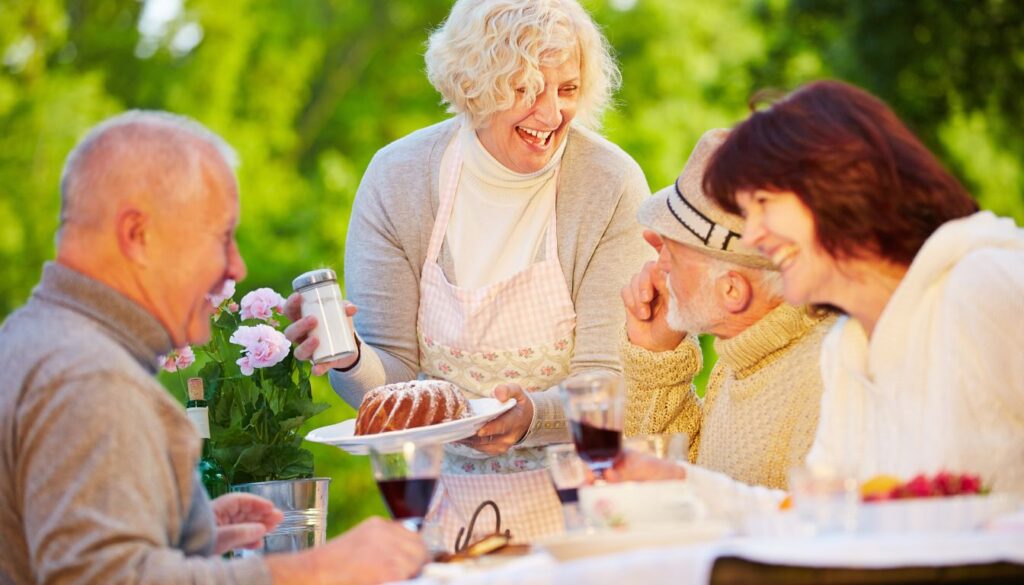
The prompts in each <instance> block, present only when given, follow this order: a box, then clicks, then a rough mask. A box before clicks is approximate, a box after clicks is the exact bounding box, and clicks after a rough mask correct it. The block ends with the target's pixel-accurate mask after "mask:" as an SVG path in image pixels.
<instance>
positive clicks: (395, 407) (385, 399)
mask: <svg viewBox="0 0 1024 585" xmlns="http://www.w3.org/2000/svg"><path fill="white" fill-rule="evenodd" d="M470 414H471V412H470V407H469V402H467V401H466V398H465V397H464V396H463V395H462V391H461V390H459V388H458V386H456V385H455V384H452V383H451V382H445V381H444V380H413V381H411V382H400V383H397V384H387V385H385V386H380V387H378V388H374V389H373V390H370V391H369V392H367V393H366V395H365V396H363V402H362V403H361V404H360V405H359V415H358V416H357V417H356V435H374V434H377V433H385V432H388V431H400V430H403V429H412V428H416V427H424V426H428V425H436V424H438V423H442V422H447V421H450V420H456V419H460V418H465V417H467V416H469V415H470Z"/></svg>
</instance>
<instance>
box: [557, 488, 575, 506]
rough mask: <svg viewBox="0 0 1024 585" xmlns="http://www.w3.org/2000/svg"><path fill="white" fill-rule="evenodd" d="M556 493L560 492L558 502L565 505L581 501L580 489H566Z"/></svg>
mask: <svg viewBox="0 0 1024 585" xmlns="http://www.w3.org/2000/svg"><path fill="white" fill-rule="evenodd" d="M555 491H557V492H558V500H559V501H560V502H562V503H563V504H572V503H573V502H578V501H579V500H580V490H579V489H578V488H565V489H561V490H555Z"/></svg>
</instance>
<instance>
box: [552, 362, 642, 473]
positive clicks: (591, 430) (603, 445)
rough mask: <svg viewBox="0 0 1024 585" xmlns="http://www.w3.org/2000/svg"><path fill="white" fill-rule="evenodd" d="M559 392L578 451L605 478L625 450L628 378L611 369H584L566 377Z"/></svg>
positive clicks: (591, 468) (591, 467) (595, 471)
mask: <svg viewBox="0 0 1024 585" xmlns="http://www.w3.org/2000/svg"><path fill="white" fill-rule="evenodd" d="M559 394H560V395H561V398H562V406H564V407H565V415H566V417H567V418H568V419H569V426H570V427H571V428H572V439H573V442H574V443H575V444H576V452H577V453H579V456H580V458H581V459H583V461H584V462H585V463H586V464H587V466H588V467H590V470H591V471H593V472H594V479H595V480H596V481H603V480H604V472H605V470H607V469H608V468H610V467H611V466H612V465H613V464H614V463H615V460H616V459H617V458H618V456H619V453H620V451H621V450H622V419H623V414H624V412H623V411H624V410H625V402H626V384H625V381H624V380H623V379H622V376H621V375H619V374H615V373H612V372H607V371H592V372H585V373H583V374H576V375H574V376H570V377H569V378H566V379H565V380H564V381H563V382H562V383H561V384H560V385H559Z"/></svg>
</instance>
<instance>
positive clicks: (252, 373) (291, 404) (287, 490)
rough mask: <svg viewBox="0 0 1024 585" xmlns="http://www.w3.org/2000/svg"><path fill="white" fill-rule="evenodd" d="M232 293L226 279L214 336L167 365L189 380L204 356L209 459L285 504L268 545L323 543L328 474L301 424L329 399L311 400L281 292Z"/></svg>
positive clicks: (239, 485)
mask: <svg viewBox="0 0 1024 585" xmlns="http://www.w3.org/2000/svg"><path fill="white" fill-rule="evenodd" d="M234 294H235V283H234V282H232V281H228V282H227V283H225V286H224V290H223V291H222V292H221V294H220V295H216V296H211V299H210V302H211V303H213V305H214V306H215V307H216V312H215V313H214V315H213V316H212V317H211V336H210V341H209V342H207V343H206V344H205V345H200V346H195V347H194V348H190V347H187V346H186V347H183V348H179V349H177V350H175V351H174V352H172V354H171V355H169V356H167V357H166V358H165V359H164V364H163V365H164V369H165V370H168V371H171V372H175V371H176V372H178V377H179V382H180V383H182V385H184V376H183V375H182V369H184V368H188V367H190V366H191V365H192V363H193V362H194V361H198V362H199V365H200V368H199V372H198V376H199V377H200V378H202V380H203V387H204V391H205V399H206V402H207V404H208V412H209V424H210V447H211V448H210V449H209V453H210V454H211V455H212V459H213V460H214V461H215V463H216V464H217V465H219V467H220V468H221V469H222V470H223V473H224V476H225V478H226V479H227V482H228V483H229V484H230V485H231V489H232V490H234V491H247V492H252V493H256V494H258V495H262V496H264V497H268V498H270V499H271V500H273V501H274V503H275V504H276V505H277V506H278V507H279V508H280V509H281V510H282V511H284V513H285V519H284V521H283V522H282V523H281V525H280V526H279V527H278V528H277V530H275V531H274V532H273V533H271V534H269V535H267V537H266V538H265V540H264V545H265V546H264V549H265V550H266V551H270V550H293V549H296V548H306V547H307V546H312V545H316V544H319V543H322V542H323V541H324V539H325V531H324V529H325V528H326V526H325V524H326V506H327V483H328V482H329V481H330V480H328V479H325V478H313V455H312V453H310V452H309V451H308V450H306V449H305V448H303V446H302V434H301V433H300V432H299V430H300V428H301V427H302V425H303V424H304V423H305V422H306V421H308V420H309V419H310V418H311V417H313V416H315V415H316V414H318V413H320V412H322V411H323V410H324V409H325V408H327V406H326V405H324V404H317V403H315V402H313V394H312V389H311V386H310V380H309V377H310V366H309V364H308V363H307V362H302V361H299V360H297V359H295V357H294V356H293V355H292V354H291V344H290V343H289V342H288V340H287V338H285V336H284V333H282V330H283V328H284V327H285V326H286V325H287V324H288V323H287V320H286V319H285V318H284V316H283V310H284V302H285V299H284V297H282V296H281V295H280V294H278V293H277V292H275V291H274V290H272V289H270V288H260V289H256V290H253V291H251V292H249V293H247V294H246V295H245V296H243V297H242V299H241V301H240V302H238V303H236V302H235V301H234V300H233V299H232V297H233V296H234ZM310 508H316V509H317V513H316V514H310V513H309V512H308V509H310ZM311 518H312V520H311ZM296 523H299V525H296ZM304 526H305V527H309V528H310V530H309V531H308V532H309V534H306V533H305V532H307V531H303V530H302V527H304ZM279 533H280V534H279ZM275 535H276V536H275ZM300 541H301V542H300ZM307 541H308V542H307Z"/></svg>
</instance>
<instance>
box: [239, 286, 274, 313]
mask: <svg viewBox="0 0 1024 585" xmlns="http://www.w3.org/2000/svg"><path fill="white" fill-rule="evenodd" d="M274 311H277V312H278V313H281V312H282V311H284V297H282V296H281V295H279V294H277V293H276V292H274V289H271V288H266V287H263V288H258V289H256V290H254V291H249V292H248V293H246V295H245V296H244V297H242V313H241V317H242V319H243V320H244V319H259V320H261V321H266V320H267V319H270V318H271V317H273V316H274Z"/></svg>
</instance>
